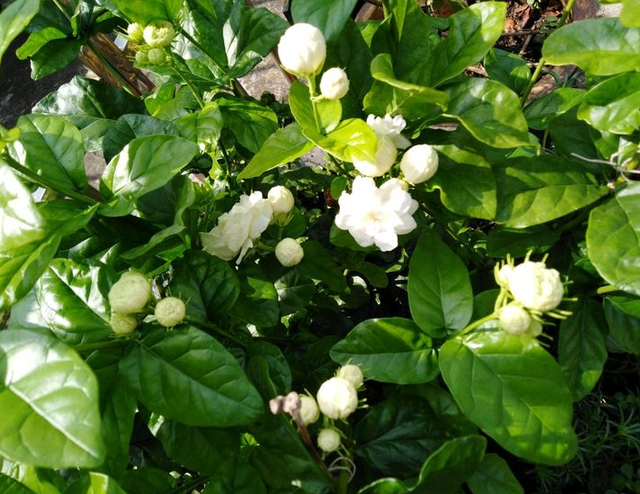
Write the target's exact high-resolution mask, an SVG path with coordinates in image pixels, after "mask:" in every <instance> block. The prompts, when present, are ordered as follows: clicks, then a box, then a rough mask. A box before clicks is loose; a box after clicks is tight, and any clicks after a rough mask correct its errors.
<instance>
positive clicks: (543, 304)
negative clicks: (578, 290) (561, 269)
mask: <svg viewBox="0 0 640 494" xmlns="http://www.w3.org/2000/svg"><path fill="white" fill-rule="evenodd" d="M509 290H510V291H511V294H512V295H513V298H514V299H515V300H516V302H519V303H520V304H522V305H523V306H524V307H526V308H527V309H530V310H538V311H541V312H545V311H550V310H553V309H555V308H556V307H558V305H559V304H560V302H561V301H562V297H563V295H564V287H563V285H562V280H560V273H558V271H556V270H555V269H547V267H546V266H545V264H544V263H543V262H532V261H525V262H523V263H522V264H519V265H517V266H516V267H515V268H513V272H512V273H511V276H509Z"/></svg>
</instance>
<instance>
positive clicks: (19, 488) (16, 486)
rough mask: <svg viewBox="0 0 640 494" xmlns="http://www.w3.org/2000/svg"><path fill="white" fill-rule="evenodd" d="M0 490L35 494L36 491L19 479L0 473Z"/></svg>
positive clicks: (18, 493) (5, 492) (7, 493)
mask: <svg viewBox="0 0 640 494" xmlns="http://www.w3.org/2000/svg"><path fill="white" fill-rule="evenodd" d="M0 490H1V491H2V493H3V494H34V492H33V491H32V490H31V489H29V488H28V487H26V486H25V485H23V484H21V483H20V482H18V481H17V480H14V479H12V478H11V477H7V476H6V475H3V474H2V473H0Z"/></svg>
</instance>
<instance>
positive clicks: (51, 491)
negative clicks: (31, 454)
mask: <svg viewBox="0 0 640 494" xmlns="http://www.w3.org/2000/svg"><path fill="white" fill-rule="evenodd" d="M0 466H1V467H2V469H3V471H5V472H6V473H7V474H9V475H10V476H11V477H12V478H13V479H14V480H16V481H18V482H20V483H21V484H22V485H24V486H25V487H26V488H27V489H29V494H31V493H32V492H33V493H35V494H60V492H61V491H62V489H64V486H65V484H66V482H65V481H64V480H63V479H62V476H61V475H60V474H59V473H58V472H57V471H55V470H52V469H45V468H40V467H34V466H32V465H26V464H18V463H12V462H10V461H7V460H3V461H2V462H0ZM0 485H1V484H0Z"/></svg>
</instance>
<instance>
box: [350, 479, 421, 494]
mask: <svg viewBox="0 0 640 494" xmlns="http://www.w3.org/2000/svg"><path fill="white" fill-rule="evenodd" d="M405 492H409V488H408V487H407V486H406V485H405V484H404V482H402V481H401V480H398V479H394V478H384V479H378V480H375V481H374V482H372V483H370V484H369V485H366V486H364V487H363V488H362V489H360V490H359V491H358V494H404V493H405Z"/></svg>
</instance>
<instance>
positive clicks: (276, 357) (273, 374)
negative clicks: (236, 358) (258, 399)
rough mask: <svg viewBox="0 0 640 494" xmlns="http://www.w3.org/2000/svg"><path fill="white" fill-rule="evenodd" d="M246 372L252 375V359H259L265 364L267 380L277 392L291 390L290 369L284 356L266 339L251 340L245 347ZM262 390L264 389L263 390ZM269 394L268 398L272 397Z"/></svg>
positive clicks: (282, 393) (283, 392)
mask: <svg viewBox="0 0 640 494" xmlns="http://www.w3.org/2000/svg"><path fill="white" fill-rule="evenodd" d="M247 357H248V358H249V363H248V364H247V374H248V375H249V376H250V377H253V376H252V372H251V368H252V364H253V361H254V360H261V361H263V362H265V363H266V364H267V372H268V375H269V380H270V381H271V383H272V384H273V386H274V388H275V390H276V391H277V394H280V395H285V394H287V393H288V392H289V391H290V390H291V383H292V376H291V369H290V368H289V363H288V362H287V359H286V357H285V356H284V354H283V353H282V351H281V350H280V348H278V347H277V346H276V345H274V344H273V343H269V342H267V341H255V340H254V341H252V343H251V345H249V347H248V348H247ZM263 392H264V390H263ZM273 396H274V395H270V396H269V398H273Z"/></svg>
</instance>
